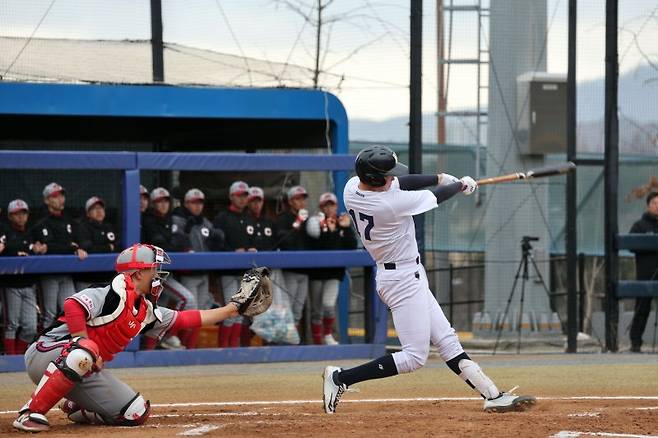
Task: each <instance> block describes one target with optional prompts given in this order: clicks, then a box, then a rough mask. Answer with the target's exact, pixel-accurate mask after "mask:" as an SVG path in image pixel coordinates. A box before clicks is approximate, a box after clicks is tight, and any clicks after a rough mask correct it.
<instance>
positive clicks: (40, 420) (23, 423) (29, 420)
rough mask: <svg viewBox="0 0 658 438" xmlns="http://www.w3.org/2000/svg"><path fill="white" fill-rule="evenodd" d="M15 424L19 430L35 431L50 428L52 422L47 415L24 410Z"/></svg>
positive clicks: (43, 430)
mask: <svg viewBox="0 0 658 438" xmlns="http://www.w3.org/2000/svg"><path fill="white" fill-rule="evenodd" d="M13 426H14V427H15V428H16V429H18V430H23V431H25V432H34V433H36V432H45V431H47V430H50V423H49V422H48V419H47V418H46V416H45V415H43V414H37V413H36V412H30V411H24V412H23V413H21V414H20V415H19V416H18V418H17V419H16V420H14V423H13Z"/></svg>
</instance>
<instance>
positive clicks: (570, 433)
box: [551, 430, 658, 438]
mask: <svg viewBox="0 0 658 438" xmlns="http://www.w3.org/2000/svg"><path fill="white" fill-rule="evenodd" d="M580 436H606V437H619V438H658V435H633V434H629V433H614V432H578V431H575V430H562V431H560V432H558V433H556V434H555V435H551V438H577V437H580Z"/></svg>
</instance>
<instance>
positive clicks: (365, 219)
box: [350, 208, 375, 240]
mask: <svg viewBox="0 0 658 438" xmlns="http://www.w3.org/2000/svg"><path fill="white" fill-rule="evenodd" d="M350 216H352V219H353V220H354V228H356V234H358V235H359V236H361V233H360V232H359V224H358V221H357V220H356V213H355V212H354V210H352V209H351V208H350ZM359 219H361V221H362V222H366V227H365V228H364V230H363V235H364V236H365V238H366V240H372V239H370V230H372V228H373V227H374V226H375V219H374V218H373V217H372V216H370V215H368V214H363V213H361V212H359Z"/></svg>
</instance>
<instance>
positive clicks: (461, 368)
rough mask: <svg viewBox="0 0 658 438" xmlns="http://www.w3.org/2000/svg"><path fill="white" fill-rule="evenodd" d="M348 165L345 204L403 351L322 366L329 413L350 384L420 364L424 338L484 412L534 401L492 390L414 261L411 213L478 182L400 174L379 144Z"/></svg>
mask: <svg viewBox="0 0 658 438" xmlns="http://www.w3.org/2000/svg"><path fill="white" fill-rule="evenodd" d="M355 167H356V173H357V176H356V177H353V178H351V179H350V180H349V181H348V182H347V184H346V186H345V191H344V199H345V206H346V207H347V210H348V212H349V214H350V215H351V216H352V219H353V220H354V224H355V226H356V229H357V232H358V234H359V236H360V238H361V241H362V242H363V246H364V247H365V249H366V250H367V251H368V253H369V254H370V255H371V256H372V258H373V259H374V260H375V262H376V263H377V276H376V283H377V293H378V294H379V297H380V298H381V299H382V301H383V302H384V303H385V304H386V305H387V306H388V307H389V308H390V309H391V312H392V314H393V322H394V324H395V329H396V332H397V335H398V338H399V339H400V345H401V346H402V351H400V352H397V353H393V354H386V355H384V356H382V357H380V358H377V359H375V360H373V361H371V362H368V363H366V364H363V365H360V366H357V367H355V368H351V369H342V368H339V367H336V366H328V367H326V368H325V371H324V375H323V398H324V410H325V412H326V413H328V414H332V413H334V412H335V411H336V406H337V405H338V402H339V401H340V398H341V396H342V394H343V393H344V392H345V390H346V389H347V388H348V387H350V386H351V385H353V384H355V383H358V382H362V381H364V380H371V379H380V378H384V377H389V376H393V375H396V374H400V373H410V372H412V371H415V370H417V369H419V368H421V367H422V366H423V365H425V361H426V360H427V356H428V354H429V348H430V342H431V343H432V344H433V345H434V346H435V347H436V348H437V349H438V352H439V354H440V355H441V358H442V359H443V360H444V361H445V362H446V364H447V365H448V367H449V368H450V369H451V370H452V371H453V372H455V374H457V375H458V376H459V377H461V378H462V379H463V380H464V381H465V382H466V383H467V384H468V385H469V386H471V388H473V389H474V390H476V391H477V392H478V393H479V394H480V395H481V396H482V397H483V398H484V410H485V411H487V412H506V411H512V410H524V409H526V408H528V407H530V406H531V405H533V404H534V403H535V398H534V397H531V396H517V395H514V394H512V393H505V392H501V391H499V390H498V388H497V387H496V385H495V384H494V383H493V381H491V379H490V378H489V377H487V375H486V374H485V373H484V372H483V371H482V369H481V368H480V366H479V365H478V364H477V363H475V362H474V361H473V360H471V359H470V358H469V356H468V355H467V354H466V353H465V352H464V349H463V348H462V346H461V344H460V342H459V339H458V337H457V334H456V333H455V330H454V329H453V328H452V327H451V325H450V322H448V320H447V319H446V317H445V315H444V314H443V311H442V310H441V307H440V306H439V304H438V303H437V301H436V299H435V298H434V295H433V294H432V291H430V288H429V284H428V281H427V276H426V274H425V268H424V267H423V265H422V264H421V263H420V257H419V255H418V245H417V243H416V230H415V227H414V222H413V216H415V215H417V214H421V213H425V212H426V211H429V210H432V209H433V208H436V207H437V206H438V204H439V203H441V202H443V201H445V200H447V199H449V198H451V197H452V196H454V195H456V194H457V193H459V192H463V193H464V194H466V195H470V194H472V193H473V192H474V191H475V190H476V189H477V183H476V182H475V181H474V180H473V179H472V178H471V177H468V176H466V177H463V178H461V179H457V178H456V177H454V176H452V175H448V174H439V175H406V173H407V167H406V166H404V165H403V164H401V163H398V159H397V156H396V155H395V153H394V152H393V151H392V150H391V149H389V148H388V147H386V146H369V147H367V148H365V149H363V150H362V151H361V152H359V154H358V155H357V157H356V163H355Z"/></svg>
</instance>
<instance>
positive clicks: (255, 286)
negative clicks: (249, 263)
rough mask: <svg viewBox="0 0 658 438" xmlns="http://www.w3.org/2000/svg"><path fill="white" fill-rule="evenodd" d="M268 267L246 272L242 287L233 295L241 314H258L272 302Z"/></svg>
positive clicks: (233, 301)
mask: <svg viewBox="0 0 658 438" xmlns="http://www.w3.org/2000/svg"><path fill="white" fill-rule="evenodd" d="M269 275H270V270H269V269H268V268H265V267H262V268H254V269H250V270H248V271H247V272H245V273H244V275H243V276H242V281H241V282H240V289H239V290H238V291H237V292H236V293H235V294H233V296H232V297H231V301H230V302H231V303H233V304H235V305H236V306H237V307H238V312H239V313H240V315H246V316H256V315H260V314H261V313H263V312H264V311H266V310H267V309H268V308H269V307H270V304H272V281H271V280H270V278H269Z"/></svg>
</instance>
